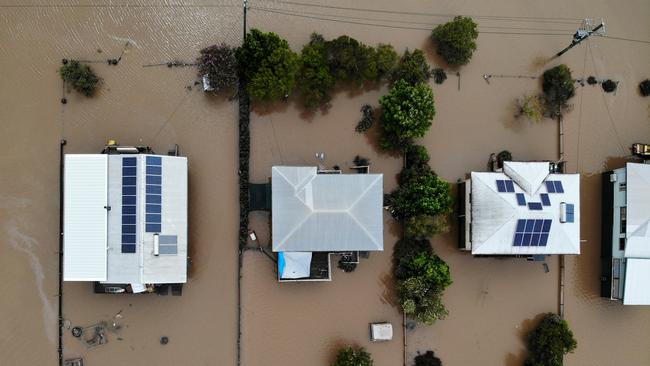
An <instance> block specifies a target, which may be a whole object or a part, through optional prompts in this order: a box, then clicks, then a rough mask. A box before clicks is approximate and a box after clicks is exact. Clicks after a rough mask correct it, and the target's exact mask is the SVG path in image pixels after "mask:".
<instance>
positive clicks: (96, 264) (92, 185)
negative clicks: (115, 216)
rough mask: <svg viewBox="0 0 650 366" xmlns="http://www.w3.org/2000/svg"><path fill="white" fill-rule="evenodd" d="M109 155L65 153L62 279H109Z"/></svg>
mask: <svg viewBox="0 0 650 366" xmlns="http://www.w3.org/2000/svg"><path fill="white" fill-rule="evenodd" d="M107 157H108V156H107V155H95V154H93V155H66V156H65V160H64V163H65V165H64V185H63V187H64V188H63V232H64V236H63V279H64V280H65V281H104V280H106V230H107V220H108V216H107V211H106V206H107V204H108V184H107V181H108V176H107V168H108V162H107Z"/></svg>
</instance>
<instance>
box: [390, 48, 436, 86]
mask: <svg viewBox="0 0 650 366" xmlns="http://www.w3.org/2000/svg"><path fill="white" fill-rule="evenodd" d="M430 78H431V68H430V67H429V64H428V63H427V59H426V57H425V56H424V52H422V50H418V49H415V50H413V52H409V50H406V51H404V55H402V57H401V58H400V60H399V64H398V65H397V67H396V68H395V70H394V71H393V74H392V79H393V81H398V80H405V81H407V82H409V83H410V84H413V85H415V84H419V83H425V82H427V81H429V79H430Z"/></svg>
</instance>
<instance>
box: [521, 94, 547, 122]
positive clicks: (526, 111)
mask: <svg viewBox="0 0 650 366" xmlns="http://www.w3.org/2000/svg"><path fill="white" fill-rule="evenodd" d="M516 106H517V114H515V117H516V118H521V119H527V120H529V121H533V122H541V121H542V118H543V117H544V103H543V102H542V98H540V97H539V96H538V95H530V94H526V95H524V96H523V97H522V98H517V101H516Z"/></svg>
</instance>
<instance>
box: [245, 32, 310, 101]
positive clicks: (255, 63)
mask: <svg viewBox="0 0 650 366" xmlns="http://www.w3.org/2000/svg"><path fill="white" fill-rule="evenodd" d="M235 55H236V57H237V63H238V64H239V70H240V75H241V76H242V78H243V79H244V81H245V82H246V90H247V91H248V93H249V94H250V96H251V98H252V99H254V100H258V101H271V100H274V99H279V98H283V97H287V96H288V95H289V94H290V93H291V92H292V91H293V89H294V87H295V85H296V75H297V72H298V68H299V64H298V56H297V55H296V53H295V52H293V51H292V50H291V49H290V48H289V43H287V41H286V40H284V39H282V38H280V37H279V36H278V35H277V34H275V33H273V32H262V31H260V30H258V29H252V30H251V31H250V32H249V33H248V34H247V35H246V37H245V38H244V44H243V45H242V46H241V47H240V48H238V49H237V51H236V52H235Z"/></svg>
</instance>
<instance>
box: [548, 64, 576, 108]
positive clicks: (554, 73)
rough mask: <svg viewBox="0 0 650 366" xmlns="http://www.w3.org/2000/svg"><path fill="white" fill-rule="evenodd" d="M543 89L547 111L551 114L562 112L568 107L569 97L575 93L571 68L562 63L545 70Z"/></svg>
mask: <svg viewBox="0 0 650 366" xmlns="http://www.w3.org/2000/svg"><path fill="white" fill-rule="evenodd" d="M542 90H543V91H544V99H545V100H544V102H545V104H546V110H547V113H548V114H549V115H551V116H557V114H561V113H562V111H563V110H565V109H566V108H567V107H568V105H567V102H568V101H569V99H571V98H572V97H573V96H574V95H575V86H574V85H573V77H572V76H571V69H569V67H568V66H567V65H564V64H562V65H558V66H555V67H554V68H551V69H548V70H546V71H544V74H543V75H542Z"/></svg>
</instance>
